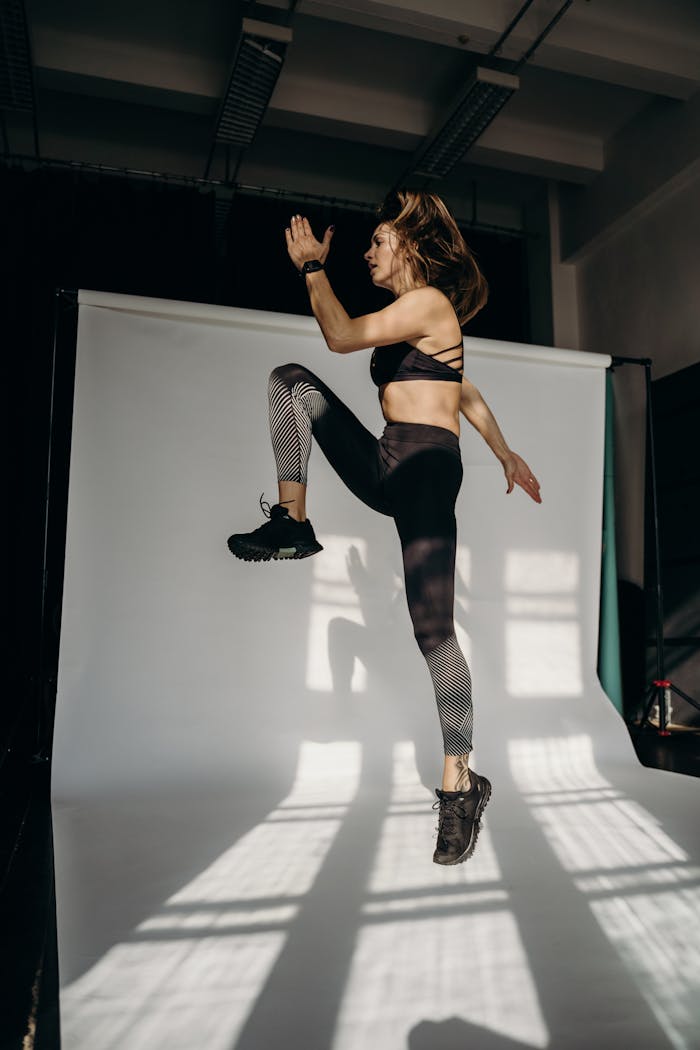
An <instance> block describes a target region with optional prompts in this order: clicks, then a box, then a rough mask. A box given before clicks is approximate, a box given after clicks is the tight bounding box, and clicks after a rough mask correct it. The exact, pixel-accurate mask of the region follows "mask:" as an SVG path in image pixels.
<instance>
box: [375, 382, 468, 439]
mask: <svg viewBox="0 0 700 1050" xmlns="http://www.w3.org/2000/svg"><path fill="white" fill-rule="evenodd" d="M461 392H462V388H461V386H460V385H459V384H457V383H451V382H449V381H448V380H446V381H445V382H444V383H443V382H441V381H440V380H429V379H412V380H411V381H410V382H399V383H384V385H383V386H381V387H380V388H379V402H380V404H381V406H382V413H383V415H384V418H385V419H386V421H387V423H427V424H428V425H429V426H433V427H445V429H446V430H451V431H452V433H453V434H456V435H457V437H459V402H460V397H461Z"/></svg>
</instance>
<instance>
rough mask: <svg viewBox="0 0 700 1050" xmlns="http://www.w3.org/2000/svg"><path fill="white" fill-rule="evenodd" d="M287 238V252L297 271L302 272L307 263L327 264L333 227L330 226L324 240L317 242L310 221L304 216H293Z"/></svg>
mask: <svg viewBox="0 0 700 1050" xmlns="http://www.w3.org/2000/svg"><path fill="white" fill-rule="evenodd" d="M284 235H285V237H286V238H287V251H288V252H289V258H290V259H291V260H292V262H293V263H294V265H295V266H296V268H297V270H301V268H302V266H303V265H304V263H305V262H309V261H310V260H311V259H318V260H319V262H325V261H326V256H327V255H328V250H329V248H330V246H331V239H332V237H333V227H332V226H329V227H328V229H327V230H326V232H325V234H324V236H323V240H322V241H317V240H316V238H315V237H314V235H313V233H312V232H311V226H310V225H309V220H308V219H306V218H304V216H302V215H292V218H291V220H290V224H289V226H288V227H287V229H286V230H285V231H284Z"/></svg>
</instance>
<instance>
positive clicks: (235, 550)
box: [226, 536, 323, 561]
mask: <svg viewBox="0 0 700 1050" xmlns="http://www.w3.org/2000/svg"><path fill="white" fill-rule="evenodd" d="M232 540H233V537H232V536H231V537H229V539H228V540H227V543H226V545H227V547H228V549H229V550H230V551H231V554H233V556H234V558H240V559H241V561H298V560H299V559H300V558H310V557H311V555H312V554H318V552H319V551H322V550H323V547H322V545H321V544H320V543H315V544H304V545H302V546H295V547H278V548H277V550H269V549H264V548H260V547H250V546H246V545H245V544H242V543H232V542H231V541H232Z"/></svg>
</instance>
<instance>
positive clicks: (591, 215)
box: [550, 93, 700, 586]
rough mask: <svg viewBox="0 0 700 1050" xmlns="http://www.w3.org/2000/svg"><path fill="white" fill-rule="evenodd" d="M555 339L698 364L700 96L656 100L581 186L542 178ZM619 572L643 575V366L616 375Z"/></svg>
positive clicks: (671, 363)
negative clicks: (547, 217)
mask: <svg viewBox="0 0 700 1050" xmlns="http://www.w3.org/2000/svg"><path fill="white" fill-rule="evenodd" d="M550 228H551V231H552V314H553V327H554V343H555V345H556V346H568V347H572V348H574V349H580V350H591V351H594V352H598V353H609V354H614V355H619V356H623V357H645V358H646V357H648V358H651V359H652V362H653V364H652V379H658V378H660V377H661V376H665V375H668V374H670V373H672V372H676V371H678V370H679V369H682V368H685V367H687V366H689V365H692V364H695V363H696V362H698V361H700V294H699V290H700V252H699V251H698V245H699V244H700V93H699V94H697V95H695V96H694V97H693V98H691V99H690V100H689V101H688V102H686V103H683V102H677V101H674V102H672V101H671V100H668V99H656V100H654V101H653V102H652V103H651V104H650V105H649V106H648V107H647V109H645V110H644V111H642V113H640V114H637V115H636V116H635V118H634V119H633V120H632V121H630V123H629V124H628V125H627V126H626V127H625V128H623V129H622V131H621V132H620V133H619V134H618V135H617V136H616V138H615V140H614V141H611V142H610V143H607V144H606V169H605V171H604V172H603V173H602V174H601V175H600V176H598V178H596V179H595V180H594V182H593V183H591V185H590V186H587V187H581V186H573V185H569V184H564V183H552V184H550ZM615 399H616V439H617V482H618V483H617V540H618V562H619V571H620V576H621V578H623V579H626V580H629V581H631V582H633V583H636V584H638V585H640V586H641V585H642V583H643V575H644V574H643V554H644V530H643V522H644V513H643V512H644V457H645V447H644V428H645V390H644V369H643V368H641V367H639V366H632V365H625V366H624V367H622V368H619V369H617V370H616V372H615Z"/></svg>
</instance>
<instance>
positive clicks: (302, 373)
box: [270, 362, 308, 387]
mask: <svg viewBox="0 0 700 1050" xmlns="http://www.w3.org/2000/svg"><path fill="white" fill-rule="evenodd" d="M307 375H308V369H307V368H304V366H303V365H298V364H296V363H295V362H290V363H289V364H286V365H277V367H276V368H273V369H272V371H271V372H270V383H272V382H273V381H275V380H277V381H278V382H282V383H284V384H285V386H288V387H292V386H293V385H294V383H296V382H298V380H300V379H304V378H305V377H306V376H307Z"/></svg>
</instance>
